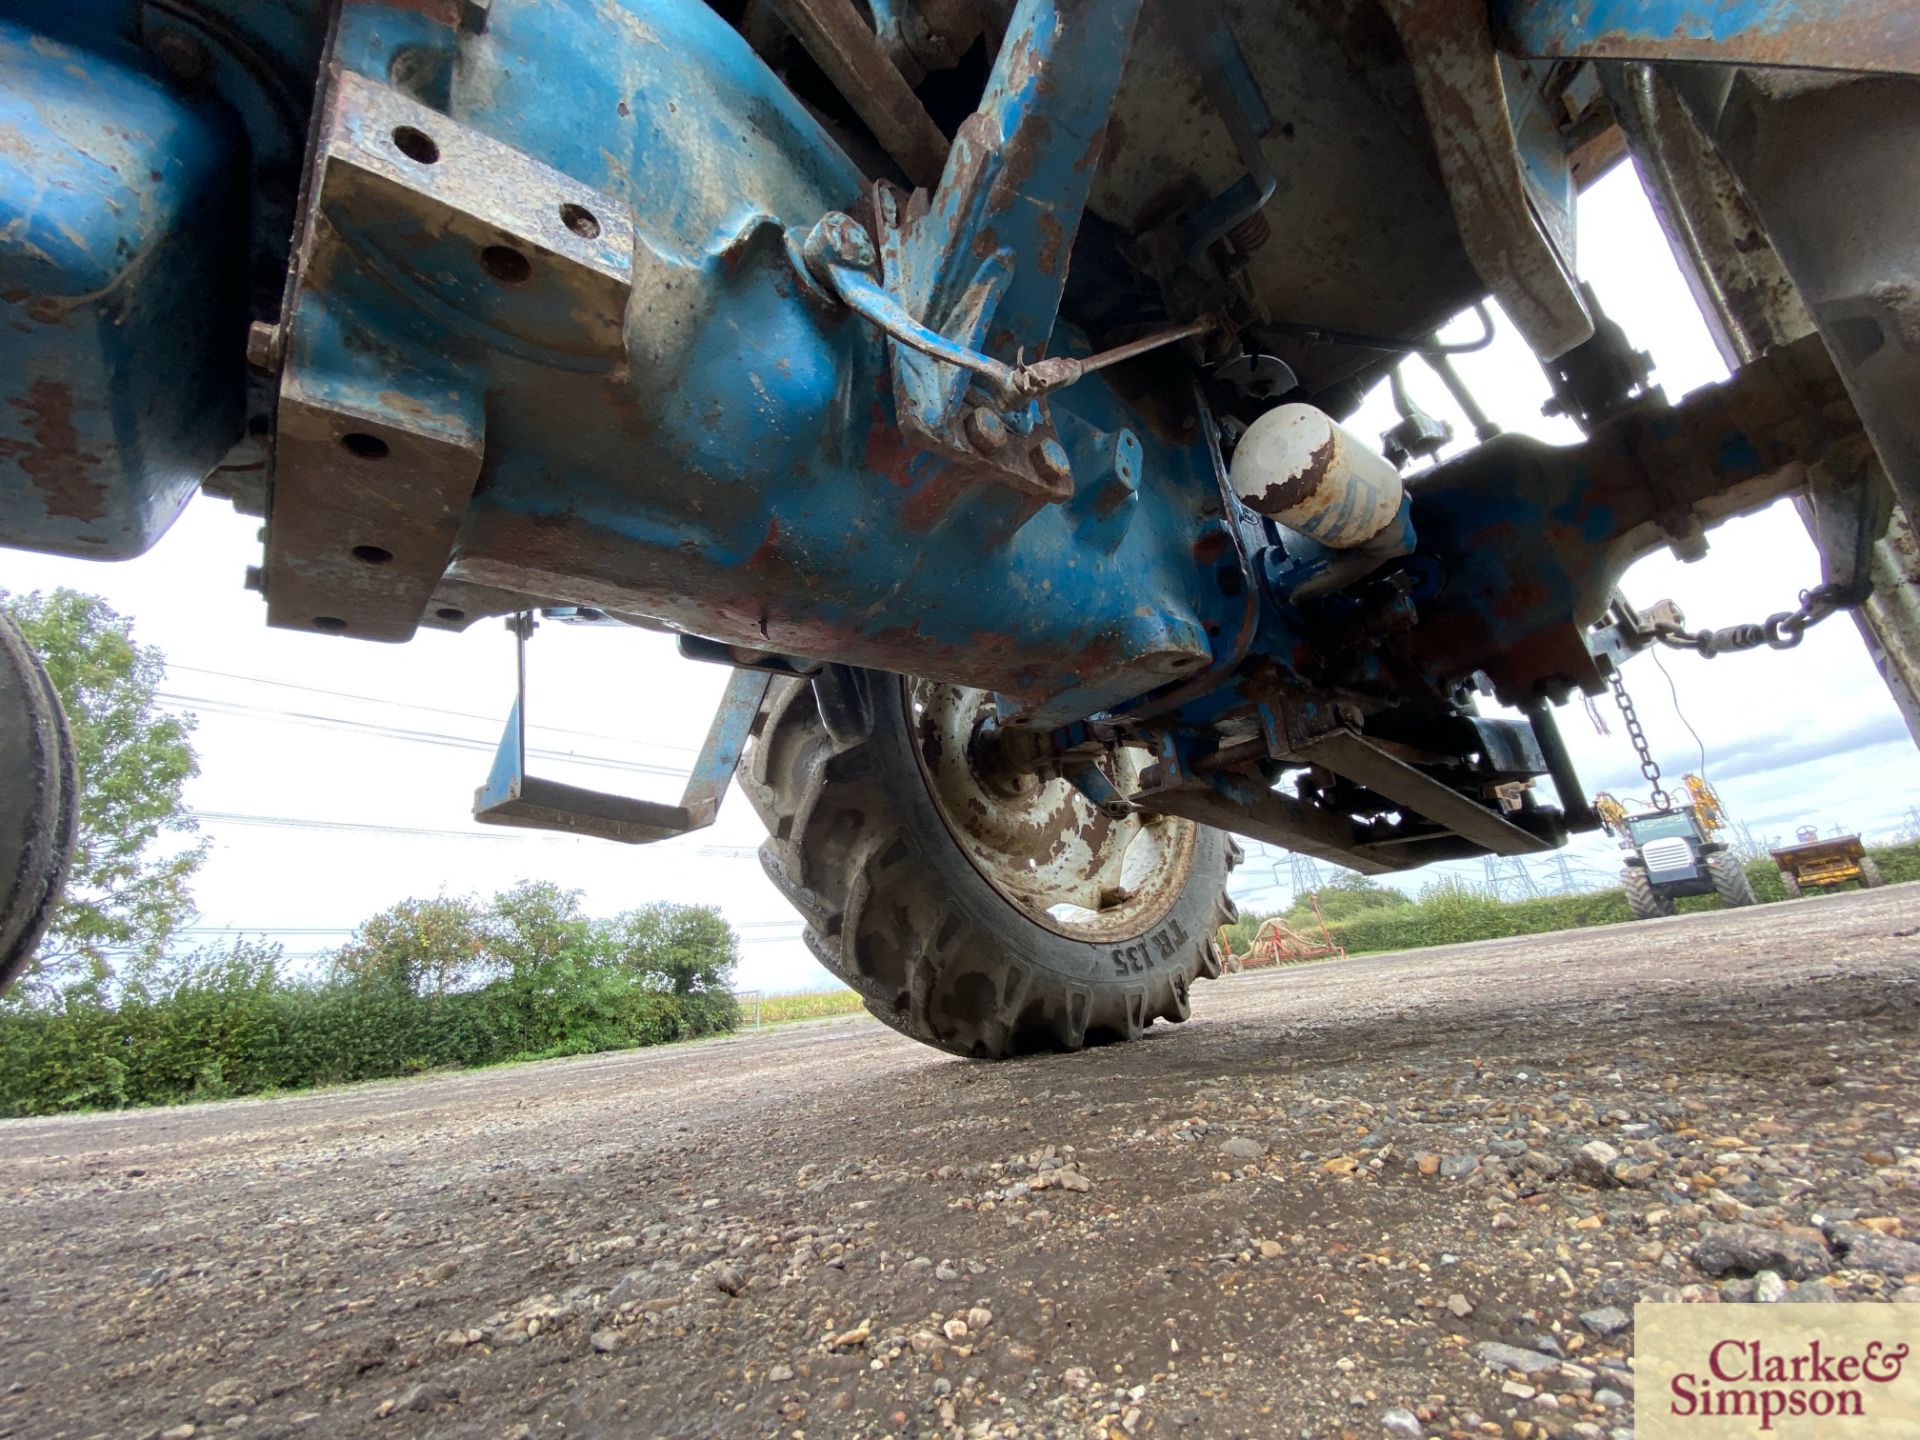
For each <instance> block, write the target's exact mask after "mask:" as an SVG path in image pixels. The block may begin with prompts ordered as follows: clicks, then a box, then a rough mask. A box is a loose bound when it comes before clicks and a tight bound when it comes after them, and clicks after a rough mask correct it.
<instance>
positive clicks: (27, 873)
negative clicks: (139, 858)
mask: <svg viewBox="0 0 1920 1440" xmlns="http://www.w3.org/2000/svg"><path fill="white" fill-rule="evenodd" d="M79 794H80V778H79V773H78V771H77V770H76V769H75V767H74V752H73V739H72V737H71V735H69V733H68V731H67V718H66V714H65V712H64V711H63V710H62V709H61V707H60V697H59V695H58V694H57V693H55V691H54V688H53V684H52V682H51V681H49V680H48V679H47V672H46V669H45V668H44V667H43V666H42V665H41V664H40V661H39V659H38V658H37V657H36V656H35V655H34V653H33V652H32V651H31V650H30V649H28V648H27V642H26V640H25V639H24V638H23V637H22V636H21V634H20V629H19V627H18V626H16V625H15V624H14V623H13V621H12V620H11V619H10V618H8V617H7V616H6V615H4V614H0V993H4V992H5V991H6V989H7V987H8V986H9V985H11V984H12V983H13V982H14V981H15V980H16V979H17V978H19V976H20V974H21V972H23V971H24V970H25V969H26V968H27V965H28V963H29V962H30V961H31V960H32V959H33V952H34V947H35V946H36V945H38V944H39V943H40V936H41V935H42V933H44V932H45V930H46V928H47V925H48V923H49V922H50V921H51V920H52V919H53V915H54V911H55V910H56V909H58V908H59V904H60V894H61V891H62V889H63V888H64V887H65V885H66V879H67V867H68V865H69V864H70V863H71V861H72V859H73V844H74V836H75V827H76V821H77V806H78V805H79Z"/></svg>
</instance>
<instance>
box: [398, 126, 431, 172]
mask: <svg viewBox="0 0 1920 1440" xmlns="http://www.w3.org/2000/svg"><path fill="white" fill-rule="evenodd" d="M393 148H394V149H396V150H398V151H399V152H400V153H401V154H402V155H404V156H406V157H407V158H408V159H409V160H411V161H413V162H414V164H416V165H434V164H438V163H439V160H440V147H439V146H438V145H436V144H434V143H433V137H432V136H431V135H429V134H427V132H426V131H424V130H416V129H414V128H413V126H411V125H401V126H399V127H398V128H396V129H395V130H394V132H393Z"/></svg>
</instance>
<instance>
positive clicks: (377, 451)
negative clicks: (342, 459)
mask: <svg viewBox="0 0 1920 1440" xmlns="http://www.w3.org/2000/svg"><path fill="white" fill-rule="evenodd" d="M340 443H341V444H342V445H344V446H346V447H347V450H348V451H349V452H350V453H352V454H354V455H358V456H359V457H360V458H361V459H362V460H384V459H386V458H387V442H386V441H384V440H382V439H381V438H380V437H379V436H378V435H369V434H367V433H366V432H365V431H361V430H355V431H352V432H350V433H348V434H346V435H342V436H341V437H340Z"/></svg>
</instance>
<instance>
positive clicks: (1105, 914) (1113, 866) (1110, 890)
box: [904, 680, 1198, 943]
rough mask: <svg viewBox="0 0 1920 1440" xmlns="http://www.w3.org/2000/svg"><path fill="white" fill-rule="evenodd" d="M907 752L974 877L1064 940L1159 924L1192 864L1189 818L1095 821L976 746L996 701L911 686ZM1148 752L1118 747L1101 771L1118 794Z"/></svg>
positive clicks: (1052, 786) (1093, 812)
mask: <svg viewBox="0 0 1920 1440" xmlns="http://www.w3.org/2000/svg"><path fill="white" fill-rule="evenodd" d="M904 683H905V685H906V688H907V704H908V707H909V710H910V713H911V714H912V717H913V725H914V735H913V740H914V753H915V754H916V755H917V756H918V757H919V760H920V768H921V771H922V773H923V774H924V775H925V776H926V780H927V786H928V789H929V791H930V792H931V794H932V796H933V801H934V807H935V808H936V809H937V810H938V811H939V812H940V818H941V819H942V820H943V821H944V822H945V823H946V826H947V829H948V831H949V832H950V833H951V834H952V835H953V838H954V840H955V841H956V842H957V843H958V844H959V846H960V849H961V850H962V852H963V853H964V854H965V855H966V857H967V859H968V861H969V862H970V863H971V864H972V865H973V867H974V869H975V870H977V871H978V872H979V873H980V875H981V877H982V878H983V879H985V880H986V881H987V883H988V884H989V885H991V886H992V887H993V888H994V889H995V890H996V891H998V892H999V893H1000V895H1001V896H1002V897H1003V898H1004V899H1006V900H1007V901H1008V902H1009V903H1010V904H1012V905H1013V906H1014V907H1015V908H1017V909H1019V910H1020V911H1021V912H1022V913H1024V914H1025V915H1026V916H1027V917H1028V918H1029V919H1031V920H1034V921H1035V922H1037V923H1039V924H1041V925H1044V926H1046V927H1047V928H1048V929H1051V930H1053V931H1055V932H1056V933H1057V934H1060V935H1064V936H1067V937H1068V938H1070V939H1076V940H1085V941H1089V942H1096V943H1099V942H1105V941H1110V940H1117V939H1122V938H1127V937H1131V936H1135V935H1138V934H1140V933H1142V932H1144V931H1146V930H1148V929H1150V928H1152V926H1154V925H1155V924H1157V923H1158V922H1159V920H1160V919H1161V918H1162V917H1163V916H1164V915H1165V914H1166V913H1167V911H1168V910H1169V909H1170V908H1171V907H1172V905H1173V903H1174V901H1175V900H1177V899H1178V898H1179V895H1180V892H1181V889H1182V888H1183V887H1184V886H1185V884H1186V881H1187V877H1188V874H1189V872H1190V871H1191V869H1192V866H1193V850H1194V840H1195V837H1196V835H1197V833H1198V827H1197V826H1195V825H1194V823H1193V822H1192V821H1190V820H1182V819H1179V818H1177V817H1174V816H1167V815H1147V814H1141V813H1135V814H1132V815H1127V816H1125V817H1122V818H1119V819H1115V818H1112V817H1110V816H1107V815H1104V814H1102V813H1101V812H1100V811H1099V810H1098V809H1097V808H1096V807H1095V806H1094V804H1093V802H1092V801H1090V800H1088V799H1087V798H1086V796H1084V795H1082V794H1081V793H1080V791H1078V790H1076V789H1075V788H1074V787H1073V786H1072V785H1071V784H1069V783H1068V782H1067V781H1065V780H1063V779H1059V778H1051V779H1049V778H1045V777H1043V776H1041V775H1039V774H1036V773H1035V772H1034V771H1032V770H1031V769H1025V768H1018V767H1015V766H1011V765H1009V764H1007V763H1006V761H1005V756H1006V754H1007V747H1004V746H994V745H988V744H983V743H981V740H982V735H983V732H984V730H985V728H986V727H987V726H988V725H989V724H990V723H991V721H992V719H993V705H992V700H991V697H990V696H989V695H988V693H987V692H986V691H984V690H969V689H963V688H960V687H958V686H952V685H943V684H938V683H936V682H933V681H927V680H907V681H905V682H904ZM1152 759H1153V757H1152V756H1151V754H1149V753H1148V752H1147V751H1145V750H1144V749H1141V748H1139V747H1131V746H1128V747H1121V748H1119V749H1117V750H1114V751H1112V752H1110V753H1109V755H1108V756H1107V757H1106V758H1104V759H1103V760H1102V761H1101V762H1100V764H1101V769H1102V770H1103V771H1105V772H1106V775H1107V778H1108V779H1110V780H1111V781H1112V782H1113V783H1114V785H1115V787H1116V788H1117V789H1119V790H1120V791H1121V793H1123V794H1125V793H1128V792H1130V791H1131V790H1133V789H1134V788H1136V784H1137V780H1138V777H1139V772H1140V771H1141V770H1142V769H1144V768H1145V767H1146V766H1147V765H1148V764H1150V763H1152Z"/></svg>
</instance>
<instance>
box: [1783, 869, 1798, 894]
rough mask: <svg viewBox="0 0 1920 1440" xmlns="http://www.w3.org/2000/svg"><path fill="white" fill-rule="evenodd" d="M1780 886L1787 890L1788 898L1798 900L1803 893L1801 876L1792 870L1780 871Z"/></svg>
mask: <svg viewBox="0 0 1920 1440" xmlns="http://www.w3.org/2000/svg"><path fill="white" fill-rule="evenodd" d="M1780 888H1781V889H1782V890H1785V891H1786V892H1787V899H1789V900H1798V899H1799V898H1800V894H1801V891H1800V877H1799V876H1798V875H1796V874H1794V873H1793V872H1792V871H1791V870H1782V871H1781V872H1780Z"/></svg>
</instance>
